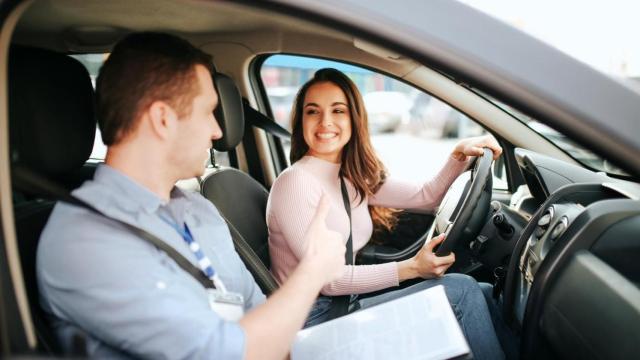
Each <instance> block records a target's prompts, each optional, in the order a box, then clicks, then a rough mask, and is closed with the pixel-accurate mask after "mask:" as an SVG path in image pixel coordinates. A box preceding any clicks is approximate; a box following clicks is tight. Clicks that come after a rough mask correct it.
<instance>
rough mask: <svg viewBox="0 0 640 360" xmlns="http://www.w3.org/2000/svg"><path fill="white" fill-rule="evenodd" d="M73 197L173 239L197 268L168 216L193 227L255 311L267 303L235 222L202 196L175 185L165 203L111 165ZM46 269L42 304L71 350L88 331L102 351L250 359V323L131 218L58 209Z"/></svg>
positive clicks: (40, 263) (41, 273) (96, 350)
mask: <svg viewBox="0 0 640 360" xmlns="http://www.w3.org/2000/svg"><path fill="white" fill-rule="evenodd" d="M73 194H74V195H75V196H77V197H78V198H80V199H82V200H84V201H86V202H88V203H89V204H91V205H93V206H94V207H96V208H97V209H99V210H100V211H102V212H104V213H105V214H106V215H108V216H109V217H111V218H114V219H118V220H121V221H124V222H126V223H129V224H131V225H134V226H136V227H139V228H141V229H144V230H146V231H148V232H149V233H151V234H153V235H155V236H157V237H158V238H160V239H162V240H164V241H165V242H166V243H167V244H169V245H170V246H171V247H173V248H174V249H175V250H177V251H178V252H179V253H181V254H182V255H183V256H184V257H185V258H187V259H189V260H190V261H191V262H192V263H193V264H194V265H196V266H197V263H196V257H195V255H194V254H193V253H192V252H191V250H190V249H189V247H188V245H187V244H186V242H185V241H184V239H183V238H182V237H181V236H180V234H178V233H177V232H176V230H175V229H174V228H172V227H171V226H170V225H169V224H167V223H166V222H165V221H163V220H162V219H161V217H160V216H161V215H162V216H164V217H169V218H171V219H172V220H174V221H175V222H176V223H178V224H183V223H186V224H187V225H188V227H189V229H190V230H191V233H192V234H193V237H194V238H195V240H196V241H197V242H198V243H199V244H200V246H201V248H202V250H203V252H204V253H205V255H206V256H207V257H208V258H209V259H210V260H211V263H212V264H213V267H214V269H215V271H216V272H217V273H218V274H219V275H220V278H221V279H222V281H223V282H224V284H225V285H226V287H227V288H228V289H229V290H230V291H234V292H238V293H241V294H242V295H243V296H244V298H245V311H246V310H248V309H250V308H252V307H254V306H256V305H258V304H261V303H262V302H264V301H265V297H264V295H263V294H262V292H261V291H260V289H259V288H258V286H257V285H256V283H255V281H254V279H253V277H252V276H251V274H250V273H249V271H248V270H247V269H246V267H245V265H244V264H243V262H242V261H241V260H240V257H239V256H238V254H237V253H236V252H235V250H234V247H233V242H232V240H231V235H230V233H229V229H228V227H227V225H226V223H225V222H224V220H223V219H222V217H221V216H220V214H219V213H218V211H217V209H216V208H215V207H214V206H213V205H212V204H211V203H210V202H209V201H208V200H206V199H204V198H203V197H202V196H200V195H199V194H195V193H188V192H183V191H181V190H179V189H178V188H174V189H173V191H172V192H171V199H170V200H169V202H168V203H166V204H165V203H163V201H162V200H161V199H160V198H159V197H158V196H157V195H155V194H154V193H152V192H151V191H149V190H148V189H147V188H145V187H143V186H141V185H140V184H138V183H136V182H134V181H133V180H132V179H130V178H129V177H127V176H125V175H124V174H122V173H120V172H118V171H117V170H115V169H113V168H111V167H109V166H107V165H101V166H100V167H99V168H98V169H97V171H96V174H95V177H94V179H93V180H92V181H87V182H86V183H85V184H83V185H82V186H81V187H80V188H79V189H77V190H75V191H74V192H73ZM37 275H38V285H39V288H40V294H41V299H40V300H41V304H42V307H43V308H44V310H45V312H47V313H49V314H51V315H52V319H53V320H52V321H53V325H54V328H55V330H56V332H57V334H58V335H59V337H60V340H61V341H62V342H63V346H64V345H65V344H66V345H67V346H71V341H72V339H71V337H72V335H73V334H74V333H76V332H77V330H81V331H83V332H85V333H86V334H87V335H88V338H89V340H88V344H87V345H88V350H89V355H90V356H92V357H143V358H154V359H160V358H167V359H182V358H216V359H233V358H238V359H239V358H242V357H243V355H244V347H245V336H244V332H243V330H242V328H241V327H240V326H239V325H238V324H237V323H235V322H229V321H225V320H223V319H222V318H220V317H219V316H218V315H217V314H216V313H215V312H213V311H212V310H211V308H210V307H209V302H208V296H207V292H206V290H205V289H204V288H203V287H202V285H201V284H200V283H199V282H198V281H196V280H195V279H194V278H193V277H192V276H191V275H189V274H188V273H186V272H185V271H183V270H182V269H181V268H180V267H179V266H178V265H177V264H176V263H175V262H174V261H173V260H172V259H171V258H170V257H168V256H167V255H166V254H165V253H164V252H162V251H161V250H158V249H157V248H156V247H154V246H153V245H152V244H151V243H149V242H147V241H146V240H144V239H142V238H139V237H138V236H136V235H134V234H133V233H132V232H131V231H130V230H128V229H126V228H125V227H124V226H123V225H122V224H120V223H118V222H116V221H113V220H111V219H108V218H106V217H104V216H101V215H98V214H95V213H92V212H90V211H89V210H86V209H84V208H80V207H77V206H71V205H68V204H65V203H58V204H57V205H56V207H55V209H54V210H53V213H52V215H51V218H50V219H49V222H48V223H47V226H46V227H45V229H44V231H43V233H42V236H41V238H40V244H39V246H38V255H37Z"/></svg>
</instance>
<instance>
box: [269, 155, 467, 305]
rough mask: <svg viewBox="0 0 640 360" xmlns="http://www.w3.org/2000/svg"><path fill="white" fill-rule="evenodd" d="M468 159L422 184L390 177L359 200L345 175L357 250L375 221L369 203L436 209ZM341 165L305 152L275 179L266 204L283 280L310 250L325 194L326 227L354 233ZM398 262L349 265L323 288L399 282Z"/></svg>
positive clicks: (363, 288) (347, 290) (361, 288)
mask: <svg viewBox="0 0 640 360" xmlns="http://www.w3.org/2000/svg"><path fill="white" fill-rule="evenodd" d="M467 164H468V162H467V161H457V160H455V159H453V158H449V160H448V161H447V162H446V163H445V165H444V167H443V168H442V169H441V170H440V172H439V173H438V175H436V176H435V177H434V178H433V179H432V180H430V181H428V182H427V183H425V184H424V185H422V186H419V185H415V184H411V183H408V182H402V181H399V180H396V179H393V178H387V180H386V181H385V183H384V184H383V185H382V186H381V187H380V189H379V190H378V192H377V193H376V194H375V195H374V196H371V197H368V198H365V200H364V201H362V202H360V200H359V198H357V197H356V190H355V188H354V187H353V186H352V184H351V183H350V182H349V181H348V180H345V183H346V185H347V192H348V193H349V198H350V199H351V218H352V226H353V228H352V233H353V252H354V255H355V254H356V253H357V252H358V251H359V250H360V249H362V247H363V246H364V245H365V244H366V243H367V242H368V241H369V239H370V238H371V234H372V232H373V223H372V221H371V216H370V215H369V210H368V207H367V205H374V206H382V207H389V208H398V209H428V210H431V209H434V208H435V207H436V206H437V205H438V204H440V201H442V198H443V197H444V194H445V193H446V191H447V190H448V189H449V187H450V186H451V184H452V183H453V181H454V180H455V179H456V178H457V177H458V175H460V174H461V173H462V172H463V171H464V170H465V169H466V167H467ZM339 170H340V164H334V163H331V162H327V161H325V160H322V159H319V158H316V157H312V156H305V157H303V158H302V159H300V160H298V161H297V162H296V163H294V164H293V165H292V166H291V167H289V168H288V169H286V170H285V171H283V172H282V174H280V176H279V177H278V178H277V179H276V181H275V183H274V184H273V187H272V188H271V193H270V194H269V202H268V203H267V225H268V226H269V253H270V254H271V268H272V270H271V271H272V272H273V275H274V276H275V278H276V279H277V280H278V282H280V283H281V284H282V283H283V282H284V280H286V279H287V277H288V276H289V274H290V273H291V272H292V271H293V270H294V269H295V267H296V266H297V265H298V262H299V260H300V258H301V257H302V255H303V254H304V250H305V243H304V241H303V240H304V239H303V236H304V233H305V230H306V229H307V227H308V226H309V223H310V222H311V218H312V217H313V215H314V214H315V211H316V207H317V205H318V203H319V201H320V197H321V195H322V193H325V194H326V195H327V196H328V197H329V200H330V202H331V205H330V206H331V208H330V210H329V215H328V216H327V220H326V223H327V227H328V228H329V229H331V230H334V231H337V232H339V233H341V234H342V235H343V236H344V241H345V243H346V241H347V238H348V236H349V217H348V216H347V212H346V211H345V209H344V203H343V201H342V193H341V191H340V179H339V177H338V172H339ZM398 284H399V281H398V266H397V263H396V262H389V263H385V264H378V265H350V266H345V269H344V274H343V275H342V277H341V278H339V279H338V280H335V281H333V282H331V283H329V284H327V285H326V286H325V287H324V288H323V289H322V291H321V293H322V294H324V295H329V296H335V295H346V294H361V293H368V292H371V291H376V290H380V289H385V288H388V287H391V286H398Z"/></svg>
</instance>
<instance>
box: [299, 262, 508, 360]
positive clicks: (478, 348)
mask: <svg viewBox="0 0 640 360" xmlns="http://www.w3.org/2000/svg"><path fill="white" fill-rule="evenodd" d="M436 285H443V286H444V289H445V293H446V294H447V298H448V299H449V303H451V308H452V309H453V313H454V314H455V316H456V318H457V319H458V323H459V324H460V327H461V328H462V332H463V333H464V336H465V338H466V339H467V342H468V343H469V347H470V348H471V351H472V353H473V358H474V359H503V358H504V353H503V352H502V349H501V347H500V343H499V341H498V338H497V336H496V332H495V330H494V327H493V322H492V318H491V315H490V312H489V308H488V307H487V302H486V300H485V297H484V295H483V292H482V290H481V289H480V286H479V285H478V282H477V281H476V280H475V279H473V278H472V277H470V276H467V275H463V274H446V275H445V276H443V277H441V278H439V279H429V280H424V281H422V282H420V283H418V284H415V285H412V286H409V287H406V288H403V289H397V290H393V289H390V290H389V291H387V292H385V293H383V294H380V295H376V296H372V297H368V298H362V299H358V300H355V301H354V302H357V304H352V306H350V309H351V308H352V307H354V308H357V307H358V306H359V307H360V308H361V309H366V308H367V307H370V306H374V305H378V304H382V303H384V302H387V301H390V300H393V299H397V298H400V297H403V296H406V295H409V294H413V293H415V292H418V291H421V290H424V289H428V288H430V287H433V286H436ZM487 285H488V284H487ZM489 286H490V285H489ZM354 305H355V306H354ZM330 307H331V297H327V296H320V297H318V299H317V300H316V303H315V304H314V306H313V308H312V309H311V312H310V314H309V317H308V318H307V322H306V323H305V327H308V326H313V325H317V324H320V323H322V322H324V321H326V320H327V315H328V313H329V309H330ZM356 311H357V310H356Z"/></svg>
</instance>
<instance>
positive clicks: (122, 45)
mask: <svg viewBox="0 0 640 360" xmlns="http://www.w3.org/2000/svg"><path fill="white" fill-rule="evenodd" d="M198 64H200V65H203V66H205V67H206V68H207V69H209V71H211V69H212V66H213V64H212V60H211V56H210V55H209V54H206V53H205V52H203V51H202V50H200V49H198V48H196V47H194V46H193V45H191V44H190V43H189V42H188V41H186V40H183V39H180V38H178V37H176V36H173V35H169V34H162V33H153V32H144V33H135V34H131V35H128V36H126V37H125V38H124V39H122V40H121V41H120V42H118V44H117V45H116V46H115V47H114V48H113V51H112V52H111V54H110V55H109V58H108V59H107V60H106V61H105V63H104V65H103V66H102V68H101V69H100V75H99V76H98V80H97V86H96V98H97V114H98V125H99V126H100V132H101V133H102V141H103V142H104V143H105V145H113V144H116V143H117V142H119V141H120V140H121V139H122V138H123V137H124V136H125V135H127V134H128V133H130V132H131V131H132V130H134V128H135V127H136V126H137V122H136V121H137V119H138V118H139V117H140V115H141V112H142V111H144V110H145V109H146V108H147V107H149V106H150V105H151V104H152V103H153V102H154V101H164V102H166V103H167V104H169V105H170V106H172V107H173V108H174V109H175V110H176V112H177V113H178V116H179V117H183V116H186V115H189V114H190V113H191V103H192V101H193V98H194V97H195V96H196V95H197V94H198V92H199V84H198V78H197V76H196V71H195V66H196V65H198Z"/></svg>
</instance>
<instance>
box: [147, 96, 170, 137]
mask: <svg viewBox="0 0 640 360" xmlns="http://www.w3.org/2000/svg"><path fill="white" fill-rule="evenodd" d="M147 115H148V117H149V125H150V128H151V130H152V131H153V132H154V133H155V134H156V135H157V136H158V137H160V138H162V139H166V138H168V137H169V136H170V134H171V133H172V132H173V129H174V128H175V126H176V123H177V121H178V114H177V113H176V111H175V110H174V109H173V107H171V106H170V105H169V104H167V103H166V102H164V101H154V102H153V103H151V105H150V106H149V110H148V111H147Z"/></svg>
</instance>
